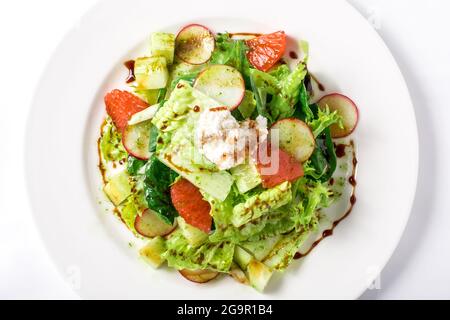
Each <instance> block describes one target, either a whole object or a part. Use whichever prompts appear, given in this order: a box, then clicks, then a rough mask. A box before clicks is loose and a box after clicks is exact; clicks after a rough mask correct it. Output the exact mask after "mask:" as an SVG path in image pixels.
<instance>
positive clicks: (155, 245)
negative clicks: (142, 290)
mask: <svg viewBox="0 0 450 320" xmlns="http://www.w3.org/2000/svg"><path fill="white" fill-rule="evenodd" d="M164 251H166V243H165V241H164V239H163V238H161V237H156V238H153V239H151V240H150V241H149V242H148V243H147V244H146V245H145V247H143V248H142V249H141V250H140V251H139V254H140V255H141V257H142V258H143V259H144V260H145V261H146V262H147V263H148V264H150V265H151V266H152V267H154V268H158V267H159V266H161V265H162V264H163V263H164V258H162V257H161V256H162V254H163V253H164Z"/></svg>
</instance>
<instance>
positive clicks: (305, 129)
mask: <svg viewBox="0 0 450 320" xmlns="http://www.w3.org/2000/svg"><path fill="white" fill-rule="evenodd" d="M271 130H279V131H278V135H279V139H280V148H281V149H283V150H285V151H286V152H287V153H289V154H290V155H292V156H293V157H294V158H295V159H296V160H297V161H299V162H305V161H306V160H308V159H309V157H311V155H312V153H313V152H314V149H315V147H316V140H315V139H314V135H313V133H312V131H311V129H310V128H309V126H308V125H307V124H306V123H304V122H303V121H301V120H299V119H295V118H287V119H283V120H280V121H277V122H276V123H275V124H274V125H273V126H272V128H271Z"/></svg>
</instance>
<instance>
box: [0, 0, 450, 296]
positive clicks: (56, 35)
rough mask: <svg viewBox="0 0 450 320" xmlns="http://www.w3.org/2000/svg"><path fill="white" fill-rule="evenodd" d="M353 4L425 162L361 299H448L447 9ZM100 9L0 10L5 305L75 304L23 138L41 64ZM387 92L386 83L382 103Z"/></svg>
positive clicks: (399, 1)
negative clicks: (390, 252) (49, 247)
mask: <svg viewBox="0 0 450 320" xmlns="http://www.w3.org/2000/svg"><path fill="white" fill-rule="evenodd" d="M124 1H125V0H124ZM349 1H350V3H351V4H352V5H354V6H355V7H356V8H357V9H358V10H359V11H360V12H361V14H363V15H364V16H366V17H367V18H368V20H369V21H370V22H371V23H372V24H373V25H374V27H375V28H376V29H377V31H378V32H379V33H380V35H381V36H382V37H383V39H384V40H385V42H386V44H387V45H388V47H389V48H390V49H391V51H392V53H393V55H394V57H395V58H396V60H397V62H398V64H399V65H400V68H401V70H402V72H403V74H404V76H405V78H406V82H407V84H408V86H409V89H410V91H411V96H412V98H413V102H414V105H415V111H416V115H417V122H418V129H419V136H420V157H421V158H420V172H419V181H418V189H417V196H416V200H415V203H414V208H413V211H412V214H411V219H410V221H409V223H408V226H407V229H406V231H405V234H404V236H403V238H402V240H401V242H400V244H399V247H398V248H397V250H396V252H395V253H394V256H393V257H392V259H391V260H390V262H389V263H388V265H387V266H386V268H385V269H384V270H383V272H382V274H381V277H380V285H381V288H380V289H377V290H369V291H367V292H366V293H365V294H364V295H363V296H362V298H364V299H372V298H378V299H416V298H426V299H429V298H435V299H444V298H446V299H449V298H450V272H449V271H450V204H449V202H450V201H449V200H450V199H449V198H450V191H449V182H450V169H449V168H448V166H449V164H450V139H449V138H448V131H447V130H448V127H449V125H450V105H449V101H450V42H449V41H448V39H447V34H448V30H450V20H449V19H448V12H450V3H449V2H448V1H446V0H429V1H419V0H414V1H411V0H395V1H392V0H377V1H375V0H349ZM94 2H95V1H94V0H66V1H61V0H40V1H34V0H16V1H5V0H1V1H0V65H1V71H2V72H1V75H0V88H1V89H0V134H1V136H0V137H1V138H0V152H1V154H0V298H3V299H15V298H22V299H23V298H26V299H29V298H31V299H49V298H53V299H74V298H75V299H76V298H77V296H76V294H75V293H74V292H73V291H72V290H71V288H70V286H69V285H68V284H67V283H66V281H65V279H64V275H63V276H61V275H60V274H59V273H58V272H57V270H56V268H55V266H54V265H53V264H52V262H51V260H50V259H49V257H48V255H47V253H46V251H45V248H44V247H43V244H42V242H41V240H40V238H39V235H38V232H37V230H36V229H35V227H34V224H33V217H32V214H31V212H30V208H29V205H28V199H27V195H26V189H25V183H24V182H25V177H24V159H23V157H24V132H25V129H26V119H27V114H28V109H29V106H30V103H31V101H32V96H33V92H34V88H35V87H36V85H37V83H38V80H39V77H40V74H41V73H42V72H43V70H44V68H45V64H46V63H47V61H48V59H49V58H50V56H51V53H52V52H53V50H54V49H55V47H56V46H57V44H58V43H59V42H60V41H61V39H62V38H63V36H64V34H65V33H66V32H67V31H68V30H69V29H70V28H72V27H74V26H76V24H77V21H78V20H79V19H80V17H81V16H82V15H83V13H84V12H86V10H88V9H89V7H90V6H92V5H93V3H94ZM300 9H301V8H300ZM324 10H326V8H324ZM124 14H125V13H124ZM68 63H70V61H68ZM61 82H62V83H64V79H61ZM68 85H70V84H68ZM55 89H57V88H55ZM382 91H383V84H382V83H381V84H380V94H382ZM380 125H382V124H381V123H380ZM398 130H402V123H399V124H398ZM42 143H45V141H43V142H42ZM33 156H34V157H39V154H36V155H33ZM386 156H387V157H388V156H389V155H386ZM55 161H63V159H58V158H57V150H55ZM405 161H408V159H405ZM412 174H413V173H412ZM388 183H389V181H386V184H388ZM380 187H383V186H380ZM50 205H51V203H49V206H50ZM61 214H64V212H61Z"/></svg>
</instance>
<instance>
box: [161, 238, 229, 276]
mask: <svg viewBox="0 0 450 320" xmlns="http://www.w3.org/2000/svg"><path fill="white" fill-rule="evenodd" d="M166 246H167V251H166V252H164V253H163V255H162V257H163V258H165V259H166V260H167V263H168V265H169V267H173V268H175V269H178V270H181V269H190V270H204V269H210V270H214V271H218V272H228V271H229V270H230V268H231V265H232V263H233V256H234V247H235V245H234V244H232V243H230V242H220V243H211V242H210V241H207V242H205V243H203V244H201V245H200V246H192V245H190V244H189V242H188V241H187V240H186V238H185V237H183V234H182V233H181V231H180V230H177V231H175V232H174V233H173V234H172V235H171V236H170V238H169V239H168V240H167V241H166Z"/></svg>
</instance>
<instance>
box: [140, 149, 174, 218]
mask: <svg viewBox="0 0 450 320" xmlns="http://www.w3.org/2000/svg"><path fill="white" fill-rule="evenodd" d="M177 177H178V174H177V173H175V172H174V171H172V170H171V169H170V168H168V167H167V166H165V165H164V164H163V163H162V162H160V161H159V160H158V158H156V156H152V157H151V158H150V160H149V162H148V164H147V166H146V169H145V179H144V192H145V199H146V201H147V205H148V207H149V208H150V209H152V210H153V211H155V212H156V214H157V215H158V216H159V217H160V218H161V219H162V220H163V221H164V222H166V223H167V224H173V222H174V220H175V217H177V216H178V212H177V210H176V209H175V208H174V206H173V204H172V200H171V198H170V186H171V185H172V183H173V182H174V181H175V179H176V178H177Z"/></svg>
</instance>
